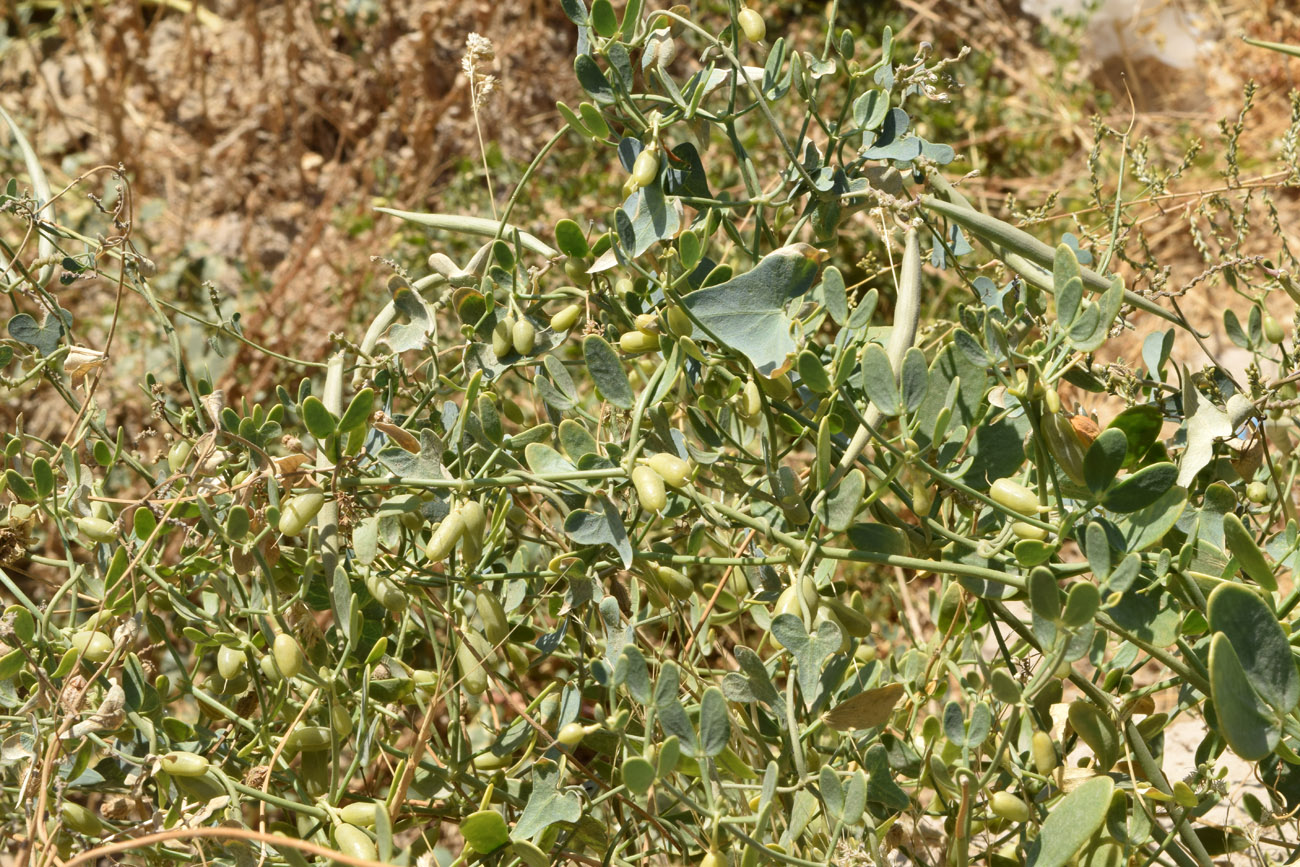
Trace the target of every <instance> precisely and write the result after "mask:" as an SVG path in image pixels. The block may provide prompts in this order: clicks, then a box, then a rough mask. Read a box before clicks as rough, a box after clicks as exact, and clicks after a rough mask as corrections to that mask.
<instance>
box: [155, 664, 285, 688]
mask: <svg viewBox="0 0 1300 867" xmlns="http://www.w3.org/2000/svg"><path fill="white" fill-rule="evenodd" d="M257 667H258V668H260V669H261V670H262V678H263V680H264V682H265V683H268V684H277V683H279V682H280V681H282V680H284V675H283V674H281V673H280V669H278V668H276V666H275V657H274V656H269V655H268V656H263V657H262V658H261V659H259V660H258V661H257ZM159 691H160V692H161V690H159Z"/></svg>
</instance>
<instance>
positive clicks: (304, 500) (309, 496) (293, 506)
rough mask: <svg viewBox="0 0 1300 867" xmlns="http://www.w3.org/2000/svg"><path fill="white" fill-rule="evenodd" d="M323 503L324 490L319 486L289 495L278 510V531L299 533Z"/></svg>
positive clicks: (286, 533)
mask: <svg viewBox="0 0 1300 867" xmlns="http://www.w3.org/2000/svg"><path fill="white" fill-rule="evenodd" d="M324 505H325V492H324V491H322V490H320V489H319V488H316V489H313V490H310V491H304V492H303V493H301V494H298V495H297V496H294V497H290V498H289V501H288V502H286V503H285V504H284V506H283V508H281V510H280V523H279V525H278V528H279V530H280V533H281V534H282V535H285V536H297V535H300V534H301V533H302V531H303V530H305V529H307V525H308V524H310V523H311V521H312V519H313V518H315V517H316V514H317V513H318V512H320V510H321V507H322V506H324Z"/></svg>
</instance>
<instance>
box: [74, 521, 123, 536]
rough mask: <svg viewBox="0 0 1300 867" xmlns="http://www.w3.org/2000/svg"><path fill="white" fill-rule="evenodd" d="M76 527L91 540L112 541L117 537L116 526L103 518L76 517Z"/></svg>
mask: <svg viewBox="0 0 1300 867" xmlns="http://www.w3.org/2000/svg"><path fill="white" fill-rule="evenodd" d="M76 524H77V529H78V530H80V531H81V535H83V536H85V537H86V538H87V539H89V540H90V541H92V542H112V541H115V540H116V539H117V528H116V526H115V525H114V524H113V523H112V522H111V521H105V520H104V519H103V518H89V517H84V518H78V519H77V521H76Z"/></svg>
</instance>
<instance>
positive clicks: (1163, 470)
mask: <svg viewBox="0 0 1300 867" xmlns="http://www.w3.org/2000/svg"><path fill="white" fill-rule="evenodd" d="M1107 430H1109V429H1107ZM1098 439H1100V437H1098ZM1090 451H1091V450H1090ZM1177 478H1178V467H1176V466H1175V465H1174V464H1171V463H1168V462H1165V463H1159V464H1152V465H1151V466H1149V467H1143V468H1142V469H1140V470H1138V471H1137V472H1136V473H1133V474H1132V475H1130V476H1126V477H1125V478H1124V479H1122V480H1120V482H1119V483H1118V484H1116V485H1115V486H1114V487H1112V488H1111V489H1110V490H1108V491H1107V492H1106V496H1104V497H1102V499H1101V504H1102V506H1104V507H1105V508H1107V509H1109V510H1110V511H1112V512H1120V513H1126V512H1136V511H1137V510H1138V509H1145V508H1146V507H1147V506H1149V505H1151V504H1152V503H1154V502H1155V501H1156V500H1158V499H1160V498H1161V497H1162V496H1164V494H1165V492H1166V491H1168V490H1169V489H1170V488H1172V487H1173V486H1174V481H1175V480H1176V479H1177Z"/></svg>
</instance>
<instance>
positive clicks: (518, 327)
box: [510, 319, 537, 355]
mask: <svg viewBox="0 0 1300 867" xmlns="http://www.w3.org/2000/svg"><path fill="white" fill-rule="evenodd" d="M510 339H511V343H512V344H513V345H514V348H515V352H518V353H519V354H520V355H529V354H531V353H532V351H533V346H534V344H536V342H537V329H536V328H535V327H534V326H533V323H531V322H529V321H528V320H527V319H520V320H519V321H518V322H516V323H515V324H514V327H513V328H511V329H510Z"/></svg>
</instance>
